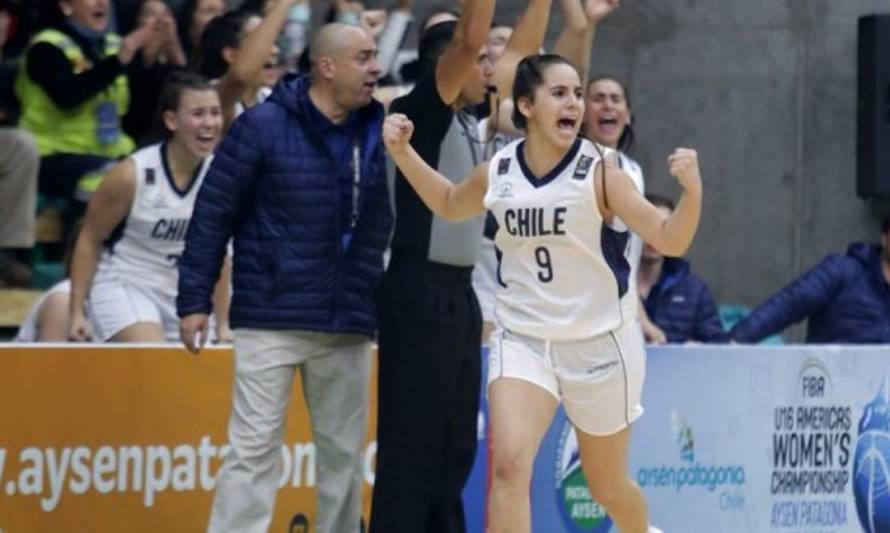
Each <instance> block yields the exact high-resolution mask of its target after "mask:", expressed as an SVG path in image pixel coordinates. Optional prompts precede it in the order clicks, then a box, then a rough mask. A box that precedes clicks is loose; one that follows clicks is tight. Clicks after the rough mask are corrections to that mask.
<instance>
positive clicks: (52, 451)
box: [0, 345, 377, 533]
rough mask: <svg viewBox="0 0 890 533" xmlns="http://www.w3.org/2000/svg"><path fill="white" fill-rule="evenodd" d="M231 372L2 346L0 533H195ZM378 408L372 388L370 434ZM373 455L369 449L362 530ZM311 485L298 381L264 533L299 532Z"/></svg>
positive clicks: (145, 355)
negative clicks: (270, 517) (267, 531)
mask: <svg viewBox="0 0 890 533" xmlns="http://www.w3.org/2000/svg"><path fill="white" fill-rule="evenodd" d="M232 363H233V354H232V352H231V350H230V349H222V348H210V349H206V350H205V351H203V352H202V353H201V355H200V356H198V357H194V356H192V355H190V354H188V353H187V352H186V351H185V350H183V349H182V348H177V347H130V346H126V347H125V346H117V347H111V346H86V345H84V346H77V345H70V346H59V347H55V348H53V347H44V346H36V345H35V346H27V347H26V346H3V347H0V531H3V532H4V533H18V532H28V533H33V532H43V531H46V532H50V531H89V532H91V533H101V532H109V533H111V532H114V533H120V532H130V531H146V532H147V531H164V532H180V531H181V532H190V533H192V532H197V531H204V530H205V529H206V527H207V519H208V517H209V514H210V505H211V503H212V500H213V490H214V488H215V486H216V475H217V471H218V469H219V467H220V465H221V463H222V461H221V459H222V457H223V456H224V455H225V453H226V451H227V448H228V445H227V444H226V443H227V441H228V439H227V437H226V428H227V423H228V418H229V411H230V408H231V403H232V379H233V364H232ZM374 375H376V371H375V373H374ZM376 398H377V392H376V380H372V386H371V416H370V424H369V425H370V427H369V428H368V435H375V434H376V424H377V418H376ZM375 452H376V444H375V442H373V439H371V438H369V439H368V440H367V444H366V447H365V453H364V461H363V469H364V475H365V481H366V483H365V485H364V489H365V490H364V503H365V518H366V520H367V516H368V514H367V513H368V510H369V509H370V498H371V491H370V488H371V485H370V484H371V483H373V471H374V470H373V469H374V457H375ZM315 482H316V474H315V447H314V445H313V444H312V439H311V431H310V427H309V418H308V413H307V411H306V408H305V405H304V402H303V392H302V389H301V388H300V386H299V379H297V382H296V383H295V386H294V390H293V396H292V399H291V404H290V408H289V411H288V416H287V422H286V429H285V434H284V444H283V445H282V446H281V462H280V478H279V487H280V490H279V492H278V499H277V505H276V511H275V515H274V519H273V521H272V525H271V528H270V531H274V532H281V533H285V532H287V533H305V532H308V531H309V527H310V526H311V525H312V524H313V523H314V522H313V518H314V508H315V499H314V497H315V496H314V486H315ZM313 530H314V529H313Z"/></svg>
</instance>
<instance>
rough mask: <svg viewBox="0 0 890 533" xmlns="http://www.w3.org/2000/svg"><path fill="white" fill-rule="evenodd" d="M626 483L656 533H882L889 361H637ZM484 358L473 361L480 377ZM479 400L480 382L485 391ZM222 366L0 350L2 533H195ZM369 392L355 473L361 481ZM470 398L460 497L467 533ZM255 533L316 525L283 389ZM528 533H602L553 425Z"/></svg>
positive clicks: (658, 352) (176, 359) (481, 464)
mask: <svg viewBox="0 0 890 533" xmlns="http://www.w3.org/2000/svg"><path fill="white" fill-rule="evenodd" d="M648 353H649V361H648V369H647V378H646V386H645V388H644V395H643V405H644V407H645V410H646V411H645V414H644V415H643V416H642V418H640V420H639V421H638V422H637V423H636V424H634V427H633V435H632V445H631V453H630V459H629V466H628V471H629V472H630V475H631V476H632V477H633V478H634V479H635V480H636V482H637V483H638V484H639V485H640V486H641V487H642V488H643V491H644V492H645V494H646V497H647V500H648V503H649V509H650V514H651V518H652V523H653V524H654V525H656V526H658V527H659V528H661V529H663V530H664V531H665V532H666V533H678V532H682V533H699V532H701V533H705V532H707V533H715V532H717V533H736V532H737V533H743V532H744V533H751V532H781V533H841V532H851V533H853V532H856V533H859V532H866V533H890V347H842V348H841V347H803V346H801V347H706V346H696V347H687V346H681V347H658V348H652V349H650V350H649V351H648ZM485 362H487V361H486V358H485V357H484V355H483V365H484V364H485ZM483 382H484V380H483ZM231 394H232V353H231V351H230V350H227V349H209V350H207V351H206V352H203V353H202V354H201V355H200V356H199V357H193V356H191V355H189V354H187V353H186V352H185V351H184V350H182V349H180V348H176V347H131V346H127V347H109V346H74V345H71V346H58V347H46V346H40V347H38V346H27V347H26V346H20V345H7V346H0V531H2V533H17V532H20V531H24V532H29V533H30V532H42V531H57V530H59V529H64V530H66V531H90V532H100V533H101V532H105V531H107V532H120V531H128V532H129V531H170V532H179V531H182V532H194V531H203V530H204V529H205V527H206V522H207V518H208V515H209V511H210V504H211V501H212V497H213V490H214V488H215V484H216V475H217V471H218V469H219V466H220V464H221V458H222V456H223V455H224V454H225V451H226V447H227V444H226V443H227V438H226V426H227V420H228V416H229V410H230V407H231ZM376 397H377V396H376V380H372V384H371V398H370V401H371V417H370V421H371V423H370V427H369V429H368V435H369V438H368V439H367V442H366V447H365V453H364V456H363V465H362V466H363V471H364V476H365V481H366V484H365V493H364V495H365V500H364V502H365V513H364V514H365V518H366V519H367V516H368V511H369V507H370V491H371V485H372V484H373V480H374V475H373V471H374V459H375V454H376V443H375V442H374V440H373V438H371V437H370V436H373V435H374V434H375V432H376ZM484 403H485V396H484V394H483V406H482V410H481V411H480V415H479V428H478V429H479V449H478V451H477V461H476V464H475V465H474V468H473V471H472V473H471V475H470V480H469V483H468V485H467V487H466V490H465V492H464V503H465V512H466V517H467V525H468V531H471V532H477V533H482V532H483V531H484V524H485V500H486V498H485V493H486V486H487V479H488V463H487V461H486V451H487V446H488V443H487V442H486V439H485V436H486V431H487V427H486V426H487V423H488V421H487V419H486V410H485V408H484V407H485V405H484ZM280 467H281V468H280V478H279V487H280V490H279V493H278V500H277V505H276V512H275V516H274V519H273V522H272V526H271V528H270V531H272V532H287V533H303V532H305V531H309V528H310V527H311V526H312V525H313V523H314V522H313V519H314V487H315V483H316V477H315V476H316V474H315V448H314V445H313V444H312V440H311V431H310V428H309V421H308V414H307V412H306V409H305V406H304V402H303V399H302V390H301V389H300V387H299V383H298V382H297V383H296V384H295V387H294V391H293V397H292V400H291V406H290V410H289V412H288V417H287V425H286V430H285V437H284V444H283V445H282V448H281V461H280ZM532 508H533V518H532V520H533V531H535V532H543V533H564V532H565V533H607V532H610V531H612V532H614V531H616V528H615V527H614V524H612V522H611V520H610V519H609V517H608V516H607V515H606V514H605V513H604V512H603V510H602V508H601V507H600V506H599V505H598V504H597V503H596V502H595V501H593V500H592V498H591V496H590V492H589V491H588V489H587V484H586V481H585V480H584V477H583V474H582V473H581V469H580V462H579V456H578V446H577V439H576V438H575V435H574V432H573V430H572V429H571V425H570V424H569V423H568V420H567V419H566V417H565V415H564V413H563V411H562V410H558V412H557V415H556V418H555V420H554V422H553V425H552V427H551V429H550V431H549V432H548V434H547V435H546V437H545V439H544V441H543V443H542V445H541V450H540V453H539V454H538V457H537V460H536V463H535V471H534V478H533V481H532Z"/></svg>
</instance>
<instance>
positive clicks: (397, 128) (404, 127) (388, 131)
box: [383, 113, 414, 153]
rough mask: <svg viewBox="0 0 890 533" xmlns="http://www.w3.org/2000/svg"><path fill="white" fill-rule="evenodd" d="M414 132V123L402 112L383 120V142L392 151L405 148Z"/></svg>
mask: <svg viewBox="0 0 890 533" xmlns="http://www.w3.org/2000/svg"><path fill="white" fill-rule="evenodd" d="M412 133H414V123H413V122H411V121H410V120H408V117H406V116H405V115H403V114H401V113H394V114H392V115H389V116H388V117H386V120H385V121H383V142H384V143H385V144H386V149H387V150H389V151H390V153H393V152H398V151H401V150H404V149H405V147H406V146H408V141H410V140H411V134H412Z"/></svg>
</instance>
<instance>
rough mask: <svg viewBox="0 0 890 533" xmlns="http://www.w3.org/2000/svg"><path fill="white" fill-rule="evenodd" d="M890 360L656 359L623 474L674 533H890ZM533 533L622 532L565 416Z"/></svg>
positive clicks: (542, 477) (854, 351) (830, 353)
mask: <svg viewBox="0 0 890 533" xmlns="http://www.w3.org/2000/svg"><path fill="white" fill-rule="evenodd" d="M888 375H890V347H850V346H847V347H842V348H841V347H831V346H829V347H809V346H807V347H804V346H801V347H769V348H768V347H685V346H681V347H659V348H654V349H650V350H649V360H648V368H647V379H646V386H645V388H644V396H643V405H644V407H645V409H646V412H645V414H644V415H643V417H642V418H641V419H640V420H639V421H638V422H637V423H636V424H635V425H634V427H633V435H632V445H631V455H630V465H629V471H630V473H631V475H632V477H633V478H634V479H635V480H636V482H637V483H638V484H639V485H640V486H641V487H642V489H643V491H644V492H645V494H646V497H647V499H648V502H649V510H650V515H651V521H652V524H653V525H655V526H657V527H659V528H661V529H663V530H664V531H665V532H666V533H672V532H682V533H698V532H701V533H714V532H719V533H736V532H737V533H751V532H783V533H814V532H818V533H840V532H851V533H852V532H867V533H890V384H888V379H890V378H888ZM532 492H533V496H532V501H533V502H534V504H533V507H534V515H533V520H534V527H533V530H534V531H546V532H559V533H561V532H571V533H580V532H584V533H605V532H607V531H615V530H616V529H615V528H614V527H613V524H612V523H611V521H610V519H609V518H608V516H606V515H605V513H603V511H602V508H601V507H600V506H599V505H598V504H596V502H594V501H593V500H592V499H591V497H590V492H589V491H588V490H587V486H586V483H585V481H584V478H583V474H582V473H581V469H580V462H579V458H578V448H577V441H576V439H575V436H574V433H573V430H572V429H571V426H570V424H568V421H567V420H566V418H565V416H564V414H563V413H562V411H560V412H559V413H558V414H557V419H556V420H555V421H554V424H553V427H552V428H551V430H550V432H549V433H548V435H547V437H546V439H545V441H544V443H543V445H542V449H541V452H540V454H539V456H538V459H537V462H536V465H535V479H534V482H533V489H532Z"/></svg>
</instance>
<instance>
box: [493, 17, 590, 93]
mask: <svg viewBox="0 0 890 533" xmlns="http://www.w3.org/2000/svg"><path fill="white" fill-rule="evenodd" d="M563 1H566V0H563ZM573 1H576V2H577V0H573ZM552 4H553V2H552V0H529V2H528V6H526V8H525V11H524V12H523V13H522V16H521V17H519V22H517V23H516V27H515V28H514V29H513V33H512V34H511V35H510V40H509V41H507V46H506V48H504V53H503V54H502V55H501V57H499V58H498V60H497V62H495V64H494V74H493V75H492V78H491V81H492V83H493V84H494V86H495V87H497V90H498V95H499V96H500V97H501V99H504V98H508V97H509V96H510V93H511V92H512V91H513V79H514V78H515V77H516V67H517V66H519V62H520V61H522V58H524V57H525V56H530V55H532V54H536V53H538V51H539V50H540V49H541V47H542V46H543V45H544V36H545V34H546V33H547V23H548V21H549V20H550V6H551V5H552Z"/></svg>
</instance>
